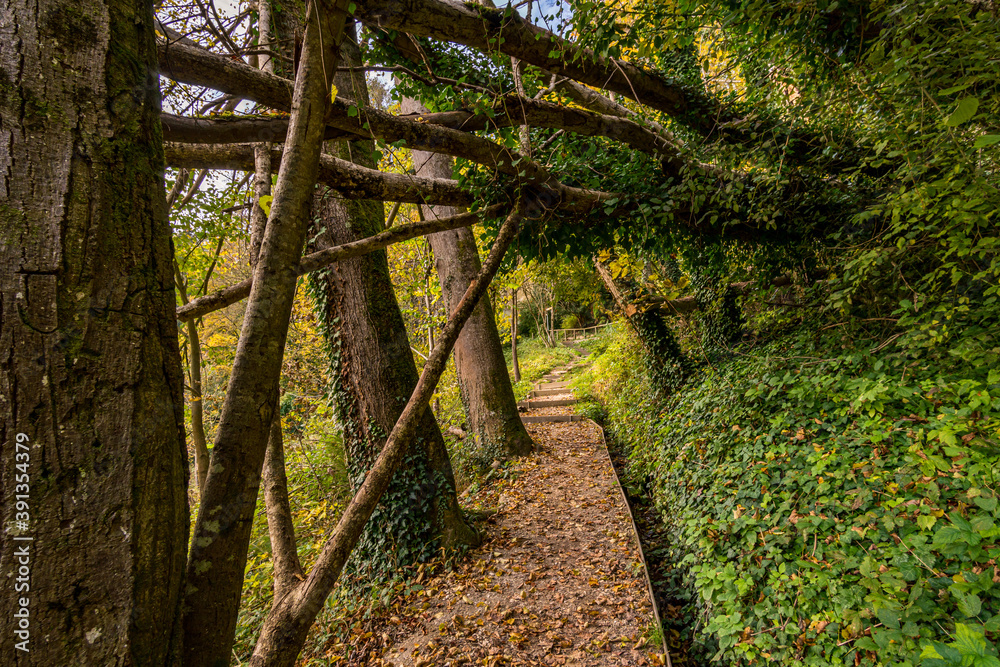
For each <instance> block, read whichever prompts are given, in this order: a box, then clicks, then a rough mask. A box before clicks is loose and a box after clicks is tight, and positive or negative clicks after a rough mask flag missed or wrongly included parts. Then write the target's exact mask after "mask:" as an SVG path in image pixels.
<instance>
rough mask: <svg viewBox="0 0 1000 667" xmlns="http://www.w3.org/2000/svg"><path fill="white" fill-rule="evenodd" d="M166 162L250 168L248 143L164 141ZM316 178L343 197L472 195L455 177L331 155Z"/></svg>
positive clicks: (442, 200)
mask: <svg viewBox="0 0 1000 667" xmlns="http://www.w3.org/2000/svg"><path fill="white" fill-rule="evenodd" d="M164 153H165V156H166V160H167V164H168V165H170V166H173V167H187V168H197V169H240V170H243V171H253V169H254V153H253V146H252V145H251V144H225V145H218V146H206V145H198V144H175V143H167V144H164ZM281 156H282V150H281V149H280V148H272V149H271V165H272V169H277V168H278V167H279V166H280V165H281ZM319 181H320V182H321V183H325V184H326V185H328V186H330V187H331V188H334V189H336V190H337V191H338V192H340V193H341V195H343V196H344V198H345V199H381V200H385V201H400V202H404V203H408V204H430V205H448V206H471V205H472V202H473V199H472V195H471V194H469V193H468V192H466V191H465V190H462V189H461V188H460V187H459V185H458V181H451V180H445V179H435V178H422V177H419V176H411V175H408V174H393V173H389V172H383V171H378V170H376V169H368V168H367V167H362V166H360V165H356V164H354V163H353V162H348V161H347V160H341V159H339V158H335V157H333V156H332V155H322V156H321V157H320V166H319Z"/></svg>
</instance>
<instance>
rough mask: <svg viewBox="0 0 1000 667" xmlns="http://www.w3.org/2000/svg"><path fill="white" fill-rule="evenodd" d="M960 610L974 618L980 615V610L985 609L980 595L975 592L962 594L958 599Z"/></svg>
mask: <svg viewBox="0 0 1000 667" xmlns="http://www.w3.org/2000/svg"><path fill="white" fill-rule="evenodd" d="M958 610H959V611H960V612H962V613H963V614H965V615H966V616H967V617H969V618H973V617H976V616H979V612H980V611H982V610H983V603H982V601H981V600H980V599H979V596H978V595H976V594H974V593H970V594H969V595H962V596H961V597H959V599H958Z"/></svg>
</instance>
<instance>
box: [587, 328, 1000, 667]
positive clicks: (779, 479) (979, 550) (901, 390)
mask: <svg viewBox="0 0 1000 667" xmlns="http://www.w3.org/2000/svg"><path fill="white" fill-rule="evenodd" d="M863 326H864V325H863V324H858V323H855V324H853V325H846V326H842V327H836V328H831V329H827V330H825V331H818V332H817V330H816V328H808V327H802V328H800V329H798V330H794V331H792V332H791V333H787V334H785V335H783V336H781V337H780V338H778V339H777V340H773V341H771V342H769V343H766V344H761V345H759V346H757V347H755V348H754V347H750V348H748V349H743V350H737V351H736V353H735V354H734V355H732V356H730V357H729V358H728V359H723V360H717V361H714V362H713V364H712V365H707V364H706V365H704V366H703V367H702V368H700V369H699V370H697V371H696V372H695V375H694V377H692V378H691V379H690V380H689V381H688V382H687V384H685V386H684V387H683V388H682V389H681V390H680V391H678V392H676V393H675V394H673V395H671V396H669V397H666V398H662V399H657V398H654V396H655V395H656V392H655V391H653V388H652V387H651V385H650V381H649V380H648V378H647V377H646V374H645V373H644V371H643V369H644V367H645V366H644V362H643V359H642V356H641V353H640V350H639V349H638V346H637V344H636V343H635V342H634V341H633V339H632V337H631V336H630V334H629V333H628V332H627V331H625V330H624V328H623V327H621V326H620V325H619V327H618V329H617V331H616V333H614V334H612V340H611V341H610V343H609V344H608V345H607V347H606V349H605V350H604V352H603V354H601V355H600V356H598V357H597V358H596V360H595V362H594V364H593V367H592V370H591V371H590V373H589V374H588V376H587V378H586V382H587V383H588V384H589V386H590V391H591V392H592V395H593V397H594V398H596V399H598V400H599V401H600V403H601V408H600V409H601V411H603V412H604V415H603V417H604V422H605V424H606V427H607V429H608V431H609V435H610V436H611V437H612V438H613V439H614V440H615V441H616V443H617V445H618V446H619V447H622V448H624V449H625V451H626V452H627V454H628V456H629V470H628V475H629V479H628V480H627V483H628V484H629V485H631V486H633V487H634V488H633V490H634V491H638V492H640V493H642V492H644V493H647V494H649V496H651V499H652V500H653V501H654V502H655V504H656V507H657V508H658V510H659V512H660V515H661V517H662V521H663V523H664V528H665V531H666V534H667V536H668V539H667V540H666V541H665V544H664V545H660V547H659V548H663V549H668V550H670V551H672V556H673V558H674V562H675V564H676V570H677V572H676V575H677V576H676V577H674V581H673V582H672V585H674V586H676V587H679V588H683V589H687V590H688V591H690V592H691V593H693V594H694V595H693V600H694V602H693V603H692V605H691V606H690V608H688V609H686V610H676V615H677V616H683V615H684V614H688V615H689V618H688V622H687V623H685V624H683V627H684V628H686V632H687V633H688V636H687V637H684V638H682V639H683V640H684V641H687V642H688V644H689V654H690V655H691V656H692V657H694V658H695V659H697V658H698V656H701V659H711V658H715V659H716V660H720V661H722V662H728V663H731V664H734V665H739V664H765V663H766V664H770V663H776V664H782V665H890V664H891V665H926V666H927V667H933V666H935V665H983V666H986V665H993V666H995V665H1000V662H998V661H997V659H996V657H995V655H996V650H995V648H994V646H993V644H994V642H996V640H997V639H998V638H1000V585H998V584H1000V567H998V565H997V561H996V559H997V558H998V556H1000V546H998V541H1000V539H998V538H1000V528H998V527H997V520H998V518H1000V508H998V502H997V479H996V476H997V463H998V461H1000V370H996V368H997V360H998V358H1000V346H998V341H997V337H996V331H995V329H990V328H988V327H987V328H975V327H970V328H969V329H967V330H966V331H965V333H964V336H963V338H962V340H961V344H959V345H952V346H951V347H950V349H948V350H947V351H943V350H945V348H935V347H921V346H919V345H909V346H907V345H906V344H905V343H906V340H905V338H899V336H897V337H896V338H895V339H893V340H891V341H889V342H888V343H887V342H886V340H887V339H886V337H885V336H886V334H885V333H884V332H878V331H872V332H868V331H866V330H865V329H864V328H862V327H863ZM897 339H898V340H897ZM593 409H594V408H592V410H593ZM660 583H661V584H663V583H668V584H670V583H671V582H660ZM665 622H666V621H665ZM668 625H669V623H668Z"/></svg>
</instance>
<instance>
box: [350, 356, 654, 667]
mask: <svg viewBox="0 0 1000 667" xmlns="http://www.w3.org/2000/svg"><path fill="white" fill-rule="evenodd" d="M573 363H577V362H573ZM572 365H573V364H572V363H571V364H570V365H569V366H568V367H564V368H563V369H561V370H559V371H556V372H555V373H553V374H552V375H551V376H550V377H549V378H548V380H549V381H548V382H545V383H544V384H541V385H539V386H538V388H537V389H536V391H535V392H533V396H532V398H531V399H529V400H530V401H532V402H534V401H536V400H542V399H545V400H546V401H547V402H556V403H563V404H561V405H539V406H532V407H531V409H529V410H528V411H527V412H526V413H524V414H525V422H526V424H527V428H528V430H529V432H530V433H531V435H532V437H533V438H534V439H535V442H536V443H537V446H538V451H537V453H536V454H535V455H533V456H531V457H527V458H525V459H522V460H521V461H518V462H516V463H514V464H513V465H512V466H509V467H507V468H504V469H502V470H500V471H498V477H497V479H496V480H495V481H494V483H492V484H490V485H489V486H488V487H487V488H486V489H483V490H480V491H478V492H476V493H475V498H476V500H477V506H478V507H479V508H481V509H485V510H487V513H490V512H492V511H495V512H496V513H495V514H491V515H490V518H489V520H488V523H487V525H486V527H485V540H484V543H483V545H482V546H480V547H479V548H477V549H475V550H474V551H473V552H471V553H470V554H469V555H468V556H467V557H466V558H464V559H463V561H462V563H461V564H460V565H458V566H457V568H456V569H454V570H451V571H446V572H443V573H441V574H439V575H437V576H434V577H432V578H430V579H428V580H424V581H422V582H421V583H422V586H423V587H424V588H423V590H421V591H418V592H417V593H416V594H411V595H410V596H409V597H408V598H407V599H406V600H405V601H404V602H402V603H401V604H400V605H398V606H397V607H396V611H394V612H393V613H394V614H395V615H393V616H391V617H390V618H388V619H387V621H386V623H385V624H384V625H383V626H382V627H381V628H375V627H371V628H370V629H371V630H372V632H369V633H368V634H369V635H370V637H369V641H370V642H372V643H371V644H369V645H370V646H372V647H373V648H377V650H374V651H372V652H371V653H369V654H367V657H364V658H362V660H361V661H360V662H357V663H352V664H371V665H394V666H397V667H402V666H404V665H406V666H414V667H430V666H432V665H433V666H435V667H437V666H448V665H485V666H487V667H493V666H499V665H510V666H514V665H588V666H589V665H654V666H655V665H663V664H665V661H666V657H665V656H664V654H663V653H662V648H661V647H660V646H659V645H657V644H651V643H649V641H648V640H647V639H646V637H647V635H648V634H649V630H650V629H651V628H652V627H654V623H655V621H654V613H653V608H652V604H651V602H650V599H649V593H648V592H647V587H646V579H645V573H644V569H643V567H644V566H643V563H642V558H641V555H640V551H639V548H638V545H637V544H636V537H635V534H634V532H633V528H632V523H631V520H630V517H629V514H628V509H627V507H626V506H625V503H624V501H623V500H622V497H621V495H620V493H619V490H618V486H617V480H616V478H615V473H614V470H613V469H612V466H611V463H610V460H609V459H608V456H607V451H606V448H605V445H604V441H603V437H602V434H601V431H600V428H599V427H598V426H597V425H596V424H594V423H593V422H591V421H589V420H584V419H583V418H582V417H579V416H576V415H574V414H573V412H572V405H571V404H569V402H570V401H573V400H574V399H573V396H572V394H571V393H570V391H569V389H568V388H567V387H566V384H565V383H562V382H560V381H559V380H560V378H561V377H562V376H563V375H564V374H565V373H566V372H567V371H568V370H569V369H570V368H571V367H572ZM552 392H555V393H552ZM535 417H537V418H546V419H548V420H555V419H559V421H540V420H538V419H532V418H535ZM574 417H575V419H573V420H572V421H570V420H569V419H570V418H574ZM419 578H422V575H421V577H418V579H419ZM355 649H356V650H357V649H362V651H363V650H364V649H363V648H362V647H361V646H355ZM337 664H343V663H337Z"/></svg>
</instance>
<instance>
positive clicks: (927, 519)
mask: <svg viewBox="0 0 1000 667" xmlns="http://www.w3.org/2000/svg"><path fill="white" fill-rule="evenodd" d="M935 523H937V517H936V516H934V515H933V514H921V515H920V516H918V517H917V525H918V526H920V527H921V528H922V529H923V530H930V529H931V528H933V527H934V524H935Z"/></svg>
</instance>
